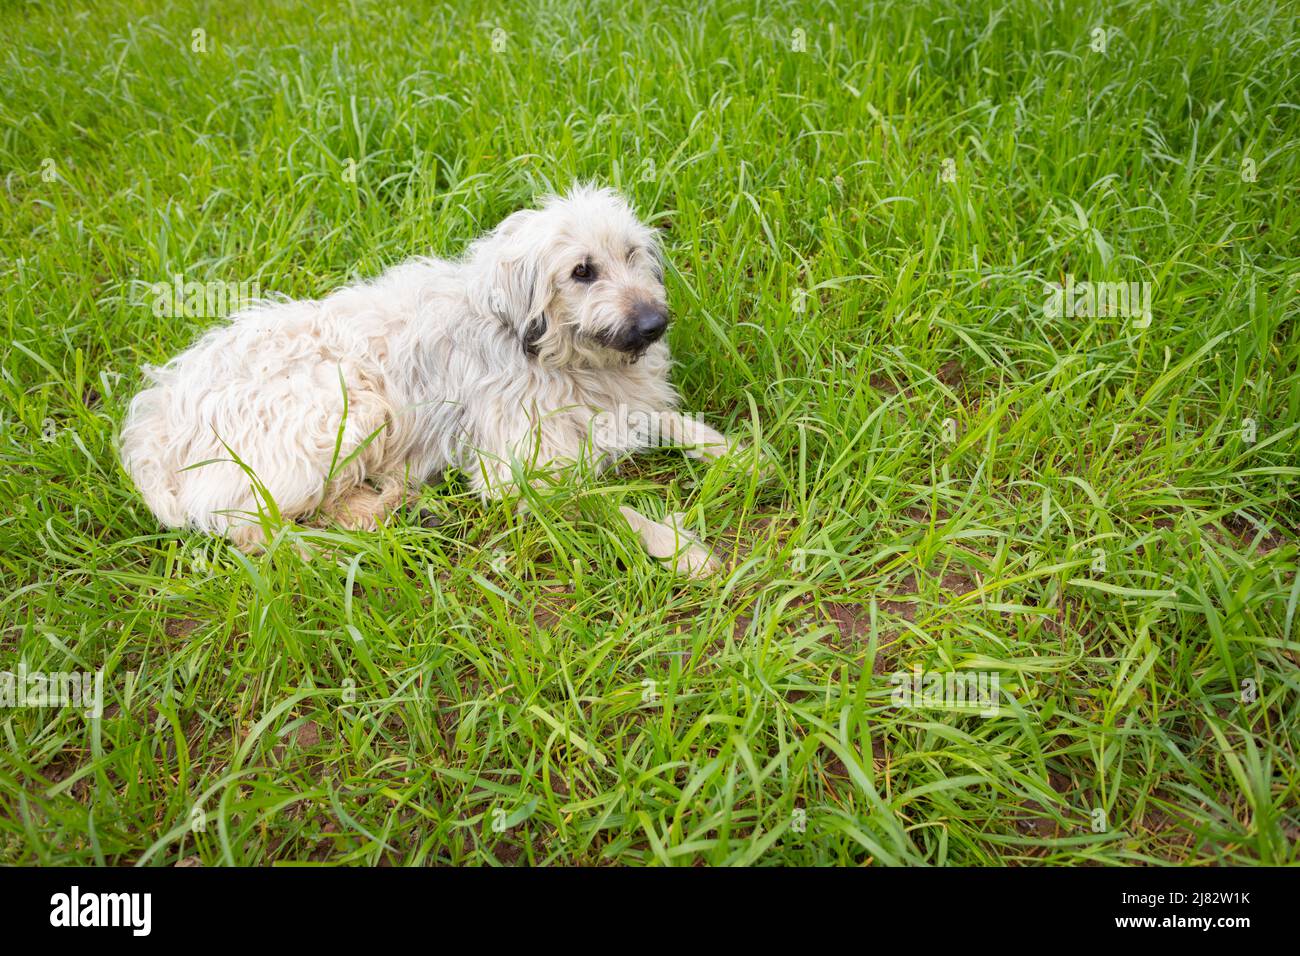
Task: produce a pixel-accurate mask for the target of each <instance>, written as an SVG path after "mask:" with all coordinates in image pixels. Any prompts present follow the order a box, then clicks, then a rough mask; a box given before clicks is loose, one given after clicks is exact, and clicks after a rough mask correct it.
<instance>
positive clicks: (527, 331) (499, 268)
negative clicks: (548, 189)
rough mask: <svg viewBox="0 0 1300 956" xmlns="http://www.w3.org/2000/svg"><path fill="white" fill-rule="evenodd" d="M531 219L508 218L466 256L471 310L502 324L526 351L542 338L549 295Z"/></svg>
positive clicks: (540, 242) (527, 214)
mask: <svg viewBox="0 0 1300 956" xmlns="http://www.w3.org/2000/svg"><path fill="white" fill-rule="evenodd" d="M537 216H538V214H537V213H536V212H535V211H533V210H531V209H525V210H521V211H520V212H516V213H514V214H512V215H511V216H509V217H507V218H506V219H505V220H504V221H503V222H502V223H501V225H499V226H497V228H496V229H494V230H493V231H492V232H491V233H489V234H488V235H487V236H484V237H483V238H482V239H480V240H479V241H478V242H476V243H474V245H473V246H472V247H471V249H470V256H469V264H470V288H469V294H470V297H471V299H472V300H473V303H474V306H475V308H476V309H477V310H478V311H479V312H481V313H482V314H484V315H487V316H492V317H494V318H496V319H497V320H498V321H500V322H502V323H504V324H505V325H506V326H507V327H508V328H509V329H510V331H511V332H512V333H513V334H514V335H516V336H517V337H518V338H519V340H520V344H521V345H522V346H523V347H524V348H525V349H526V350H528V349H529V348H530V347H531V348H533V349H535V347H536V342H537V340H538V339H539V338H541V336H542V335H543V334H544V333H545V331H546V325H547V323H546V307H547V305H548V304H549V303H550V301H551V297H552V295H553V294H554V287H553V283H552V279H551V277H550V275H548V273H547V269H546V266H545V263H544V262H543V261H542V249H543V247H544V245H545V242H544V237H543V236H541V235H539V232H540V229H539V225H540V224H539V222H538V220H537ZM530 340H531V341H530Z"/></svg>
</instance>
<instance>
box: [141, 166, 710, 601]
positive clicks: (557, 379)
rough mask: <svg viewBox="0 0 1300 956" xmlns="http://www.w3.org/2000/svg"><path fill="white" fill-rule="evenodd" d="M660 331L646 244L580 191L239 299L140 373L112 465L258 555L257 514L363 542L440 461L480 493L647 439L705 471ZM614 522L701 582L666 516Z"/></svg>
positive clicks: (167, 520) (180, 518) (614, 210)
mask: <svg viewBox="0 0 1300 956" xmlns="http://www.w3.org/2000/svg"><path fill="white" fill-rule="evenodd" d="M667 327H668V309H667V305H666V302H665V296H664V283H663V265H662V260H661V258H660V251H659V245H658V242H657V239H656V235H655V233H654V231H653V230H651V229H650V228H648V227H646V226H645V225H643V224H642V223H641V222H640V221H638V220H637V218H636V216H635V215H634V214H633V213H632V211H631V209H630V208H629V207H628V205H627V203H626V202H624V201H623V199H622V198H620V197H619V196H618V195H617V194H615V193H614V192H612V191H610V190H607V189H596V188H592V187H585V186H580V187H577V188H575V189H574V190H573V191H572V192H570V193H569V194H568V195H567V196H565V197H563V198H560V197H551V198H549V199H548V200H547V201H546V202H545V203H544V204H543V205H542V207H541V208H540V209H538V210H524V211H520V212H516V213H514V214H513V215H511V216H510V217H508V218H507V219H506V220H505V221H504V222H502V223H501V224H500V225H499V226H498V227H497V228H496V230H495V231H493V232H492V233H490V234H489V235H487V236H486V237H484V238H481V239H479V240H478V241H476V242H474V243H473V244H472V245H471V246H470V248H469V250H468V252H467V254H466V256H465V257H464V259H463V260H461V261H460V262H446V261H442V260H438V259H415V260H411V261H409V262H406V263H403V264H401V265H399V266H396V267H394V268H393V269H390V270H389V271H387V272H385V273H384V274H383V275H381V276H379V277H378V278H376V279H374V280H373V281H370V282H364V283H361V284H358V285H353V286H348V287H345V288H343V289H340V290H338V291H337V292H335V293H333V294H332V295H330V296H328V297H326V298H325V299H323V300H320V301H315V302H292V301H280V302H263V303H259V304H257V305H255V306H253V307H252V308H249V309H247V310H245V311H243V312H240V313H239V314H237V315H235V316H234V318H233V319H232V320H231V321H230V322H229V323H227V324H225V325H222V326H220V327H217V328H215V329H212V330H211V331H209V332H208V333H207V334H206V335H204V336H203V337H202V338H200V339H199V340H198V341H197V342H196V343H195V344H194V345H193V346H191V347H190V348H189V349H188V350H187V351H185V352H182V353H181V354H180V355H178V356H177V357H176V358H174V359H172V360H171V361H170V362H168V363H167V364H166V365H164V366H162V367H161V368H146V369H145V373H146V375H147V376H148V377H149V378H150V380H151V381H152V384H151V385H150V386H149V387H148V388H146V389H145V390H144V391H142V392H141V393H140V394H139V395H137V396H136V397H135V398H134V399H133V400H132V402H131V406H130V409H129V411H128V413H127V417H126V421H125V423H124V424H123V427H122V436H121V453H122V462H123V464H124V465H125V467H126V469H127V471H128V472H129V473H130V474H131V477H132V478H133V479H134V480H135V483H136V485H137V486H138V487H139V489H140V492H141V494H142V495H143V496H144V500H145V501H146V503H147V504H148V505H149V507H150V509H151V510H152V511H153V513H154V514H155V515H156V516H157V517H158V519H159V520H160V521H161V522H162V523H163V524H164V525H167V526H169V527H193V528H197V529H200V530H203V531H208V532H213V533H217V534H224V535H226V536H228V537H229V538H230V539H231V540H232V541H233V542H234V543H235V544H236V545H237V546H239V547H241V548H243V549H244V550H256V549H258V548H260V547H262V546H263V544H264V543H265V541H264V530H263V528H264V525H263V522H262V520H261V519H260V517H259V515H264V514H274V513H275V511H277V510H278V512H279V514H280V515H281V516H282V517H284V518H290V519H307V520H315V521H324V522H329V521H334V522H337V523H339V524H341V525H343V526H345V527H351V528H373V527H375V525H376V524H377V522H378V521H379V520H380V519H381V518H382V517H383V516H384V515H385V514H386V513H387V512H389V511H391V510H392V509H394V508H396V507H398V506H399V505H401V504H403V503H405V502H406V501H408V500H410V499H411V498H413V497H414V495H415V494H416V493H417V492H418V489H419V487H420V485H422V484H423V483H424V482H426V481H427V480H428V479H429V478H430V477H431V476H433V475H435V474H437V473H438V472H440V471H441V470H443V469H444V468H447V467H449V466H450V467H456V468H460V469H462V470H463V471H464V472H466V473H467V474H468V476H469V479H470V481H471V482H472V484H473V487H474V488H475V489H476V490H477V491H479V492H480V493H481V494H482V495H483V496H484V497H492V496H501V495H505V494H509V493H511V491H512V484H513V475H514V473H515V472H514V469H515V468H516V467H519V465H520V464H521V463H522V464H523V465H525V466H532V467H534V468H536V467H541V468H543V469H546V468H550V467H556V466H564V465H571V464H573V463H576V462H579V461H586V462H589V463H590V464H592V465H594V466H596V467H601V466H603V465H606V464H608V463H610V462H611V461H613V460H614V459H616V458H618V457H620V456H622V455H625V454H628V453H631V452H635V451H637V450H640V449H643V448H645V447H647V446H648V445H650V444H651V443H653V442H655V441H656V440H662V441H663V442H665V443H673V444H679V445H683V446H687V448H688V453H691V454H695V455H697V456H704V457H709V458H713V457H717V456H719V455H721V454H723V453H725V452H726V451H727V450H728V449H729V447H730V446H729V443H728V442H727V440H726V439H725V438H724V437H723V436H722V435H720V434H719V433H718V432H716V431H714V430H713V429H711V428H709V427H708V426H706V425H703V424H701V423H700V422H699V421H698V420H697V419H695V418H694V417H691V416H687V415H682V414H681V413H680V412H678V411H677V405H678V396H677V393H676V392H675V391H674V389H673V387H672V385H670V384H669V382H668V370H669V366H670V359H669V354H668V346H667V344H666V343H665V342H664V332H665V330H666V329H667ZM597 416H599V421H603V422H604V423H605V425H606V427H593V424H594V423H596V422H597V421H598V418H597ZM611 416H613V419H612V422H611ZM647 422H649V423H651V424H652V427H651V428H650V429H649V430H647V428H646V427H645V426H646V423H647ZM611 424H612V425H613V427H609V426H610V425H611ZM620 510H621V512H622V514H623V515H624V517H625V518H626V519H627V521H628V522H629V523H630V524H631V525H632V527H633V528H634V529H635V530H636V531H637V532H638V534H640V536H641V538H642V540H643V542H644V543H645V545H646V548H647V550H649V552H650V553H651V554H653V555H655V556H656V557H661V558H668V559H671V560H672V561H673V562H674V566H675V567H676V568H677V570H678V571H680V572H682V573H685V574H690V575H704V574H708V573H710V572H712V571H713V570H714V569H715V568H716V561H715V559H714V558H713V557H712V556H711V555H710V554H709V552H708V551H707V550H706V549H705V548H703V547H702V546H701V545H700V544H699V543H698V542H697V541H695V540H694V539H693V538H692V537H691V536H690V535H688V534H686V533H684V532H683V531H682V530H681V528H680V525H679V523H678V522H677V520H676V519H675V518H673V517H670V518H669V519H668V520H667V522H658V521H652V520H650V519H649V518H646V517H645V516H644V515H641V514H638V513H637V512H636V511H633V510H632V509H630V508H622V509H620Z"/></svg>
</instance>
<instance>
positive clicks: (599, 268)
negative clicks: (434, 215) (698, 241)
mask: <svg viewBox="0 0 1300 956" xmlns="http://www.w3.org/2000/svg"><path fill="white" fill-rule="evenodd" d="M469 268H470V292H471V295H472V296H473V297H474V298H475V300H476V302H477V304H478V306H479V308H480V310H481V311H483V312H485V313H486V314H488V315H491V316H494V317H495V318H496V319H498V320H499V321H501V322H503V323H505V325H506V327H507V328H508V329H509V330H510V331H511V333H512V334H513V335H515V336H516V337H517V338H518V339H519V342H520V345H521V347H522V348H523V349H524V350H525V351H526V352H527V353H528V354H529V355H531V356H533V357H535V358H536V360H537V361H539V362H542V363H544V364H547V365H552V366H574V367H602V366H609V365H613V364H617V363H620V362H629V361H635V360H636V359H638V358H639V357H640V356H641V355H643V354H644V353H645V351H646V350H647V349H649V348H650V347H652V346H653V345H654V344H655V343H656V342H658V341H659V340H660V339H662V338H663V335H664V332H665V331H666V330H667V328H668V305H667V301H666V299H665V296H664V273H663V260H662V257H661V253H660V250H659V243H658V239H657V237H656V235H655V232H654V230H653V229H651V228H649V227H648V226H646V225H644V224H643V223H642V222H641V221H640V220H638V219H637V217H636V216H635V214H633V212H632V210H631V208H630V207H629V206H628V204H627V202H625V201H624V200H623V198H622V197H621V196H619V195H618V194H617V193H615V192H614V191H613V190H610V189H597V188H594V187H590V186H578V187H576V188H574V189H573V190H572V191H571V192H569V193H568V195H565V196H554V197H551V198H549V199H547V200H546V201H545V202H544V203H543V204H542V206H541V208H540V209H528V210H523V211H521V212H517V213H514V214H513V215H511V216H510V217H508V218H507V219H506V220H505V221H504V222H502V223H501V225H499V226H498V227H497V228H496V229H495V230H494V231H493V232H492V233H490V234H489V235H488V236H486V237H484V238H483V239H480V240H479V241H478V242H476V243H475V244H474V245H473V246H472V247H471V249H470V253H469Z"/></svg>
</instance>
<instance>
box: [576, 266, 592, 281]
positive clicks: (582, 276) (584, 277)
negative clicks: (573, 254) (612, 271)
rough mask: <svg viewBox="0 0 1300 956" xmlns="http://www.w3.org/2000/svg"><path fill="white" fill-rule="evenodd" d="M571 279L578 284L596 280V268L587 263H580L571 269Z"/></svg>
mask: <svg viewBox="0 0 1300 956" xmlns="http://www.w3.org/2000/svg"><path fill="white" fill-rule="evenodd" d="M573 277H574V278H575V279H577V280H578V281H579V282H591V281H593V280H594V279H595V278H596V267H595V266H593V265H591V264H590V263H588V262H580V263H578V264H577V265H576V266H574V267H573Z"/></svg>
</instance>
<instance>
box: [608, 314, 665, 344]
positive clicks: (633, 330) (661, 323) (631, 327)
mask: <svg viewBox="0 0 1300 956" xmlns="http://www.w3.org/2000/svg"><path fill="white" fill-rule="evenodd" d="M667 329H668V310H667V309H666V308H664V307H663V306H662V305H657V304H655V303H653V302H642V303H640V304H638V305H636V306H635V307H633V309H632V311H631V312H629V313H628V315H627V321H626V323H624V326H623V330H622V331H621V332H619V333H618V335H616V336H615V337H614V339H613V341H611V342H610V345H612V346H613V347H614V348H616V349H618V350H619V351H620V352H630V353H632V354H633V355H639V354H640V353H642V352H644V351H645V350H646V349H648V348H649V347H650V346H651V345H653V344H654V343H655V342H658V341H659V340H660V339H661V338H663V337H664V332H665V331H667Z"/></svg>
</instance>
